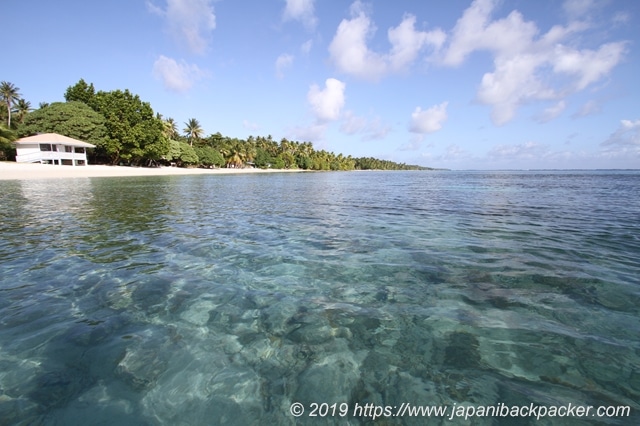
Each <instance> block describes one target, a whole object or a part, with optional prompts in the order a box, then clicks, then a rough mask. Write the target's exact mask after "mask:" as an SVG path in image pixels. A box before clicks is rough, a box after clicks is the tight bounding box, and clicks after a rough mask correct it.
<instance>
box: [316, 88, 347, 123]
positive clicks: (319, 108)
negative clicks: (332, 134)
mask: <svg viewBox="0 0 640 426" xmlns="http://www.w3.org/2000/svg"><path fill="white" fill-rule="evenodd" d="M345 87H346V85H345V84H344V83H343V82H341V81H340V80H337V79H335V78H328V79H327V80H326V81H325V88H324V89H320V87H318V85H316V84H313V85H311V87H310V88H309V92H308V93H307V101H308V102H309V105H310V106H311V109H312V110H313V113H314V115H315V117H316V120H317V122H318V123H326V122H329V121H335V120H337V119H338V118H340V112H341V111H342V107H343V106H344V99H345V98H344V90H345Z"/></svg>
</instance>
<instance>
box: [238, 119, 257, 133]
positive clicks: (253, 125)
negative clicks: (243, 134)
mask: <svg viewBox="0 0 640 426" xmlns="http://www.w3.org/2000/svg"><path fill="white" fill-rule="evenodd" d="M242 127H244V128H245V129H247V130H251V131H252V132H254V131H256V130H258V129H259V128H260V126H258V124H256V123H252V122H250V121H249V120H242Z"/></svg>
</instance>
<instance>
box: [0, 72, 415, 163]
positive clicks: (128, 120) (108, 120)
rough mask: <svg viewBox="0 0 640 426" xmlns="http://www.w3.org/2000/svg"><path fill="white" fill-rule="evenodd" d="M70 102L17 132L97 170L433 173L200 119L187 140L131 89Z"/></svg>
mask: <svg viewBox="0 0 640 426" xmlns="http://www.w3.org/2000/svg"><path fill="white" fill-rule="evenodd" d="M3 83H5V82H3ZM5 89H7V94H6V95H2V96H3V97H2V100H3V101H5V102H6V99H10V103H11V102H18V101H17V99H18V94H17V90H14V89H17V88H15V86H13V85H10V83H7V85H6V87H5ZM64 97H65V100H66V101H67V102H66V103H53V104H51V105H48V104H44V103H43V104H41V108H40V109H39V110H37V111H35V112H30V113H26V114H22V115H20V121H23V122H22V123H21V124H19V125H18V129H19V130H18V132H19V134H20V136H25V135H29V134H35V133H43V132H56V133H61V134H64V135H67V136H70V137H74V138H77V139H80V140H85V141H87V142H90V143H93V144H95V145H96V149H95V150H93V152H91V153H90V154H89V155H90V158H91V160H92V162H94V163H96V162H97V163H104V162H108V163H111V164H132V165H152V164H167V165H168V164H175V165H178V166H183V167H195V166H200V167H234V168H242V167H260V168H274V169H304V170H367V169H384V170H417V169H422V170H424V169H427V168H426V167H420V166H412V165H406V164H399V163H395V162H392V161H388V160H379V159H376V158H353V157H351V156H343V155H342V154H335V153H333V152H328V151H325V150H319V151H317V150H315V149H314V148H313V145H312V144H311V142H297V141H289V140H287V139H286V138H283V139H281V140H280V141H275V140H273V139H272V137H271V135H269V136H267V137H263V136H258V137H254V136H249V137H248V138H247V139H246V140H244V139H237V138H231V137H227V136H223V135H221V134H220V133H214V134H212V135H209V136H206V135H205V134H204V131H203V130H202V127H201V126H200V123H199V121H198V120H197V119H195V118H190V119H189V120H188V121H187V122H186V123H184V128H183V134H180V133H179V131H178V124H177V123H176V122H175V121H174V120H173V119H172V118H166V119H164V118H163V117H162V116H161V115H160V114H155V113H154V111H153V109H152V108H151V105H150V104H149V103H148V102H143V101H142V100H141V99H140V98H139V97H138V96H137V95H134V94H132V93H131V92H129V91H128V90H124V91H122V90H113V91H110V92H104V91H96V90H95V88H94V86H93V84H88V83H87V82H85V81H84V80H80V81H78V83H76V84H75V85H73V86H70V87H68V88H67V90H66V92H65V94H64ZM5 98H6V99H5ZM27 104H28V103H27ZM23 106H24V105H23ZM0 111H1V110H0Z"/></svg>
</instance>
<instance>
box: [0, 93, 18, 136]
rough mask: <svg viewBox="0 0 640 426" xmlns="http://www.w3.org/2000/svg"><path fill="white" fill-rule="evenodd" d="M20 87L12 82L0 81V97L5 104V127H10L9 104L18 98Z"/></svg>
mask: <svg viewBox="0 0 640 426" xmlns="http://www.w3.org/2000/svg"><path fill="white" fill-rule="evenodd" d="M19 91H20V89H19V88H17V87H16V86H15V85H14V84H13V83H9V82H7V81H3V82H2V83H0V99H1V100H2V102H4V103H5V104H6V105H7V114H8V118H7V127H8V128H9V129H10V128H11V105H12V104H13V103H14V102H17V101H18V99H20V92H19Z"/></svg>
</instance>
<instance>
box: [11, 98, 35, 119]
mask: <svg viewBox="0 0 640 426" xmlns="http://www.w3.org/2000/svg"><path fill="white" fill-rule="evenodd" d="M29 111H33V108H31V102H29V101H26V100H24V99H23V98H20V99H18V103H17V104H16V107H15V108H14V110H13V112H15V113H16V118H17V119H18V122H19V123H20V124H22V122H23V121H24V118H25V117H26V116H27V114H29Z"/></svg>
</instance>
